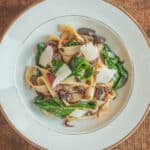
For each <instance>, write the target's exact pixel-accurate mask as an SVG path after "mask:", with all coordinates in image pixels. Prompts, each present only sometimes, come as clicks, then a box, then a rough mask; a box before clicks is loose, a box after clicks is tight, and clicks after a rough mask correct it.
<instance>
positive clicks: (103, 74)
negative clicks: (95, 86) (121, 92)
mask: <svg viewBox="0 0 150 150" xmlns="http://www.w3.org/2000/svg"><path fill="white" fill-rule="evenodd" d="M115 73H116V70H115V69H108V68H107V67H102V68H101V69H100V71H99V73H98V74H97V79H96V82H97V83H108V82H109V81H110V80H112V78H113V76H114V74H115Z"/></svg>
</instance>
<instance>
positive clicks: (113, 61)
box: [102, 44, 128, 90]
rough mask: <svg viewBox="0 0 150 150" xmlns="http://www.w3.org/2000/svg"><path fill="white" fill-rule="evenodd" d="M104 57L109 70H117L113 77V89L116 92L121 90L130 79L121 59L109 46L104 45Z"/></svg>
mask: <svg viewBox="0 0 150 150" xmlns="http://www.w3.org/2000/svg"><path fill="white" fill-rule="evenodd" d="M102 56H103V59H104V63H105V64H106V65H107V66H108V67H109V68H111V69H116V70H117V72H116V74H115V75H114V77H113V81H114V85H113V88H114V89H115V90H116V89H119V88H121V87H122V86H123V85H124V84H125V83H126V81H127V79H128V72H127V70H126V69H125V68H124V66H123V64H122V62H121V61H120V58H119V57H118V56H117V55H116V54H114V53H113V52H112V51H111V49H110V47H109V46H108V45H107V44H104V48H103V51H102Z"/></svg>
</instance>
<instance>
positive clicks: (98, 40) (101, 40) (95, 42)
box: [93, 35, 106, 44]
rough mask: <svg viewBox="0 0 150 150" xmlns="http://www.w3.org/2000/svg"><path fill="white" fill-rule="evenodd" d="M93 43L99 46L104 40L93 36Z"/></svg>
mask: <svg viewBox="0 0 150 150" xmlns="http://www.w3.org/2000/svg"><path fill="white" fill-rule="evenodd" d="M93 39H94V40H93V43H94V44H101V43H104V42H105V40H106V39H105V38H104V37H102V36H98V35H93Z"/></svg>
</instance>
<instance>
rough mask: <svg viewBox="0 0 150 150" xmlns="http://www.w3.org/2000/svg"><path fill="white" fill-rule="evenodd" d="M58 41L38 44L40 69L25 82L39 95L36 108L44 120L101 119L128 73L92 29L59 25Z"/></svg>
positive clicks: (31, 71)
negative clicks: (48, 117) (54, 118)
mask: <svg viewBox="0 0 150 150" xmlns="http://www.w3.org/2000/svg"><path fill="white" fill-rule="evenodd" d="M58 30H59V32H60V35H59V36H56V35H50V36H49V37H48V38H47V39H46V40H44V41H43V42H40V43H38V44H37V51H36V56H35V64H34V65H32V66H29V67H27V68H26V70H25V81H26V83H27V85H28V86H29V87H30V89H32V90H33V91H35V94H36V96H35V98H34V103H35V105H37V106H38V107H39V108H40V110H41V111H42V112H43V113H45V114H47V113H48V114H51V115H54V116H56V117H60V118H63V119H64V124H65V125H66V126H69V127H70V126H72V125H71V124H70V122H71V121H72V120H75V119H87V118H91V117H95V118H99V117H100V116H101V115H103V113H104V112H106V111H108V110H109V107H110V105H109V104H110V102H111V101H112V100H113V99H115V98H116V96H117V95H116V91H117V90H118V89H120V88H121V87H123V86H124V85H125V83H126V81H127V79H128V72H127V70H126V69H125V67H124V64H123V61H121V59H120V58H119V56H117V55H116V54H115V53H114V52H113V51H112V50H111V48H110V47H109V46H108V44H107V42H106V39H105V38H104V37H103V36H101V35H98V34H97V33H96V31H95V30H93V29H90V28H79V29H77V30H75V29H74V28H73V27H71V26H69V25H59V26H58Z"/></svg>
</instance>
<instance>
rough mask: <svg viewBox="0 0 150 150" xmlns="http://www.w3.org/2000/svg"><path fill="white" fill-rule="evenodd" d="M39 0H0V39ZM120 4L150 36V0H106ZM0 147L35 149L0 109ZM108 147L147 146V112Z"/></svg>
mask: <svg viewBox="0 0 150 150" xmlns="http://www.w3.org/2000/svg"><path fill="white" fill-rule="evenodd" d="M38 1H39V0H0V39H1V38H2V35H3V34H4V33H5V31H6V30H7V28H8V26H9V25H10V24H11V22H12V21H13V20H14V19H15V18H16V16H18V14H20V13H21V12H22V11H24V10H25V9H26V8H28V7H29V6H31V5H32V4H34V3H37V2H38ZM107 1H109V2H112V3H113V4H115V5H117V6H118V7H121V8H124V9H125V10H126V11H127V12H129V13H130V14H131V15H132V16H133V17H134V18H135V19H136V20H137V21H138V23H139V24H140V25H141V26H142V28H143V29H144V31H145V32H146V34H147V36H148V37H149V40H150V0H107ZM0 150H39V149H38V148H37V147H35V146H33V145H31V144H29V143H28V142H26V141H25V140H24V139H23V138H22V137H20V136H19V135H18V134H17V133H16V132H15V131H14V130H13V129H12V128H11V126H10V125H9V124H8V123H7V121H6V120H5V119H4V117H3V115H2V113H0ZM112 150H150V112H149V114H148V115H147V117H146V118H145V120H144V122H143V123H142V125H141V126H140V127H139V128H138V129H137V130H136V132H135V133H134V134H133V135H132V136H130V137H129V138H128V139H127V140H126V141H124V142H123V143H121V144H120V145H118V146H117V147H115V148H113V149H112Z"/></svg>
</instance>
